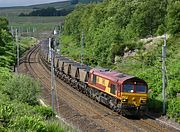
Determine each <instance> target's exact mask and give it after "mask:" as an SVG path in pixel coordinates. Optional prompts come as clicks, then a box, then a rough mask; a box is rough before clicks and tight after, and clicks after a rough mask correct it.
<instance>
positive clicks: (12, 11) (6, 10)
mask: <svg viewBox="0 0 180 132" xmlns="http://www.w3.org/2000/svg"><path fill="white" fill-rule="evenodd" d="M71 6H72V5H71V4H70V2H69V1H65V2H55V3H47V4H39V5H31V6H19V7H2V8H0V16H6V17H10V16H18V15H19V14H20V13H29V12H31V11H33V10H36V9H40V8H47V7H54V8H56V9H63V8H70V7H71Z"/></svg>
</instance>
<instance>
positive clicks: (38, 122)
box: [9, 115, 46, 132]
mask: <svg viewBox="0 0 180 132" xmlns="http://www.w3.org/2000/svg"><path fill="white" fill-rule="evenodd" d="M9 127H10V129H12V130H16V131H38V132H44V131H46V124H45V123H44V122H43V120H42V119H41V118H39V117H34V116H26V115H25V116H22V117H18V118H16V119H14V120H13V121H12V122H11V125H10V126H9Z"/></svg>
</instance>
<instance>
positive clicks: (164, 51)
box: [162, 34, 166, 115]
mask: <svg viewBox="0 0 180 132" xmlns="http://www.w3.org/2000/svg"><path fill="white" fill-rule="evenodd" d="M165 59H166V34H164V45H163V46H162V98H163V115H165V114H166V66H165Z"/></svg>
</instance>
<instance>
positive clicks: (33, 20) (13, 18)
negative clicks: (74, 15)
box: [0, 1, 72, 38]
mask: <svg viewBox="0 0 180 132" xmlns="http://www.w3.org/2000/svg"><path fill="white" fill-rule="evenodd" d="M71 6H72V5H71V4H70V2H69V1H65V2H55V3H47V4H39V5H31V6H19V7H6V8H0V17H5V18H7V19H8V21H9V27H10V28H13V29H16V28H17V29H18V30H19V31H20V32H21V35H24V36H34V37H38V38H39V37H41V36H42V34H43V35H47V34H49V33H50V32H52V30H53V29H54V27H55V26H57V25H61V23H63V21H64V17H61V16H56V17H54V16H53V17H28V16H27V17H19V16H18V15H19V14H20V13H29V12H31V11H33V10H36V9H40V8H47V7H55V8H56V9H63V8H64V9H65V8H70V7H71Z"/></svg>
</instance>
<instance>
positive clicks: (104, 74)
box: [88, 69, 148, 115]
mask: <svg viewBox="0 0 180 132" xmlns="http://www.w3.org/2000/svg"><path fill="white" fill-rule="evenodd" d="M88 86H89V87H90V88H91V90H92V96H93V98H95V99H96V100H98V101H99V102H101V103H103V104H105V105H107V106H109V107H110V108H112V109H113V110H115V111H118V112H121V113H123V114H127V115H137V114H143V113H144V112H145V110H146V102H147V97H148V94H147V91H148V88H147V83H146V82H145V81H144V80H142V79H140V78H137V77H134V76H130V75H127V74H123V73H119V72H116V71H110V70H106V69H92V70H91V71H90V73H89V80H88Z"/></svg>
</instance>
